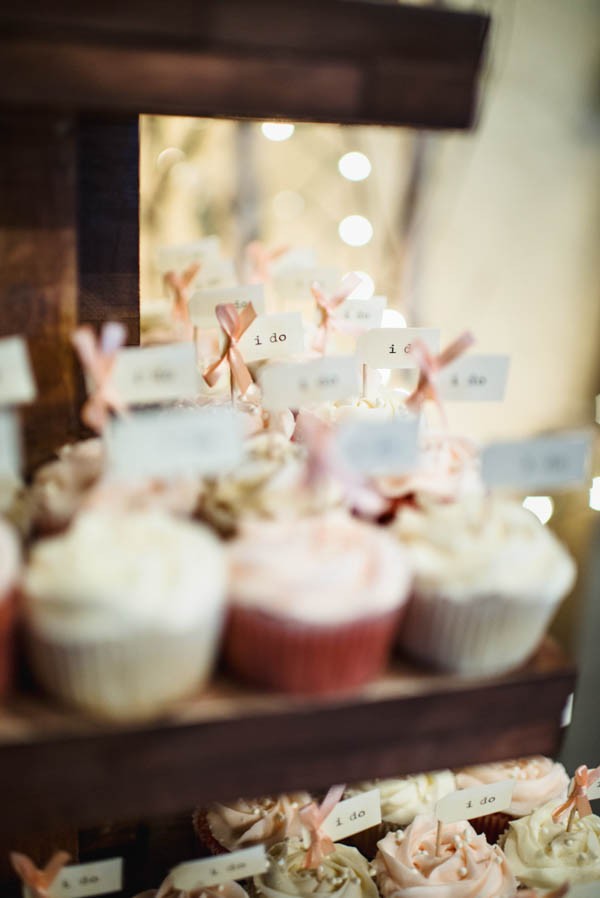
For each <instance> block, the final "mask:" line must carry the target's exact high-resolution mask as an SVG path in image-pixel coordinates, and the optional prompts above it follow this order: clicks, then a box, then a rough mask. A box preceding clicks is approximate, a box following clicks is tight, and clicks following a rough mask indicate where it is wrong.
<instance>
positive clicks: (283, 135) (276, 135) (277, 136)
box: [260, 122, 296, 141]
mask: <svg viewBox="0 0 600 898" xmlns="http://www.w3.org/2000/svg"><path fill="white" fill-rule="evenodd" d="M260 130H261V131H262V133H263V135H264V136H265V137H266V138H267V140H275V141H281V140H288V139H289V138H290V137H291V136H292V134H293V133H294V131H295V130H296V127H295V125H292V124H291V122H263V123H262V125H261V126H260Z"/></svg>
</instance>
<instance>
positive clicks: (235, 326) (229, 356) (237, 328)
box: [203, 302, 256, 396]
mask: <svg viewBox="0 0 600 898" xmlns="http://www.w3.org/2000/svg"><path fill="white" fill-rule="evenodd" d="M215 314H216V316H217V321H218V322H219V325H220V327H221V330H222V331H223V335H224V337H225V340H224V341H223V347H222V349H221V355H220V357H219V358H218V359H217V361H216V362H213V363H212V365H209V366H208V368H207V369H206V371H205V372H204V375H203V376H204V380H205V381H206V383H207V384H208V385H209V387H213V386H214V385H215V384H216V382H217V381H218V379H219V377H220V376H221V368H222V366H223V365H224V364H225V362H228V363H229V369H230V371H231V376H232V381H233V383H235V384H237V386H238V389H239V391H240V393H241V394H242V396H243V395H244V394H245V393H246V391H247V389H248V387H249V386H250V384H251V383H253V380H252V375H251V374H250V371H249V370H248V366H247V365H246V362H245V361H244V358H243V356H242V354H241V352H240V350H239V348H238V345H237V344H238V343H239V341H240V340H241V338H242V336H243V334H244V333H245V332H246V331H247V330H248V328H249V327H250V325H251V324H252V322H253V321H254V319H255V318H256V312H255V311H254V306H253V305H252V303H248V305H247V306H245V307H244V308H243V309H242V311H241V312H240V313H239V314H238V311H237V309H236V307H235V306H234V305H233V303H230V302H227V303H222V304H221V305H218V306H217V308H216V310H215Z"/></svg>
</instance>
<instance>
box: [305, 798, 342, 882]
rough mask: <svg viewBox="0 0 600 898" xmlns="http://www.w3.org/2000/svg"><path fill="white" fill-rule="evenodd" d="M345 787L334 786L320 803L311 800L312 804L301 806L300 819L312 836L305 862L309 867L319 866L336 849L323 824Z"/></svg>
mask: <svg viewBox="0 0 600 898" xmlns="http://www.w3.org/2000/svg"><path fill="white" fill-rule="evenodd" d="M345 788H346V786H343V785H341V786H332V787H331V789H330V790H329V792H328V793H327V795H326V796H325V798H324V799H323V801H322V802H321V804H320V805H317V803H316V802H314V801H311V803H310V804H307V805H305V806H304V807H303V808H300V811H299V813H300V820H301V821H302V823H303V824H304V826H305V827H306V828H307V830H308V833H309V836H310V845H309V847H308V851H307V852H306V861H305V863H304V866H305V867H307V868H309V869H314V868H315V867H318V866H319V864H320V863H321V861H322V860H323V858H324V857H325V855H327V854H331V852H332V851H333V850H334V849H335V844H334V841H333V839H332V838H331V837H330V836H328V835H327V833H326V832H324V831H323V824H324V822H325V821H326V820H327V818H328V817H329V815H330V814H331V812H332V811H333V809H334V807H335V806H336V804H337V803H338V801H339V800H340V798H341V797H342V795H343V794H344V790H345Z"/></svg>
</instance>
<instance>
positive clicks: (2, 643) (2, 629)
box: [0, 591, 17, 701]
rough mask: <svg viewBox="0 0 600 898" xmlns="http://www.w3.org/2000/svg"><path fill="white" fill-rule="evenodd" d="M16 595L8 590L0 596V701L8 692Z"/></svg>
mask: <svg viewBox="0 0 600 898" xmlns="http://www.w3.org/2000/svg"><path fill="white" fill-rule="evenodd" d="M16 618H17V595H16V592H15V591H11V592H9V593H8V594H7V595H4V596H2V597H1V598H0V701H1V700H3V699H5V698H6V697H7V695H8V694H9V693H10V691H11V688H12V683H13V673H14V656H15V623H16Z"/></svg>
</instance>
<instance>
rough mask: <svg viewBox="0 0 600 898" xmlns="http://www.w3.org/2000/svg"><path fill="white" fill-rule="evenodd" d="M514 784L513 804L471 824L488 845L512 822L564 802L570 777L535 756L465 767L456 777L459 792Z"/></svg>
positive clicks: (556, 765) (562, 769)
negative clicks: (491, 785) (478, 787)
mask: <svg viewBox="0 0 600 898" xmlns="http://www.w3.org/2000/svg"><path fill="white" fill-rule="evenodd" d="M509 779H513V780H515V788H514V791H513V797H512V802H511V804H510V805H509V807H508V808H506V810H505V811H499V812H498V813H495V814H486V815H485V816H484V817H478V818H477V819H476V820H471V824H472V826H473V828H474V829H475V830H476V831H477V832H478V833H485V835H486V836H487V839H488V841H489V842H496V841H497V840H498V838H499V837H500V836H501V835H502V833H503V832H504V831H505V829H506V828H507V827H508V824H509V823H510V822H511V820H516V819H517V818H518V817H526V816H527V815H528V814H531V813H532V812H533V811H535V809H536V808H539V807H540V805H542V804H546V803H547V802H548V801H552V800H557V801H563V800H564V799H565V798H566V797H567V790H568V788H569V777H568V776H567V772H566V770H565V768H564V767H563V765H562V764H557V763H555V762H554V761H553V760H552V759H551V758H544V757H542V756H541V755H538V756H536V757H533V758H519V759H518V760H516V761H502V762H499V763H497V764H480V765H478V766H476V767H465V768H464V769H463V770H459V771H458V773H457V774H456V784H457V786H458V788H459V789H470V788H472V787H473V786H484V785H487V784H488V783H500V782H502V781H503V780H509Z"/></svg>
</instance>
